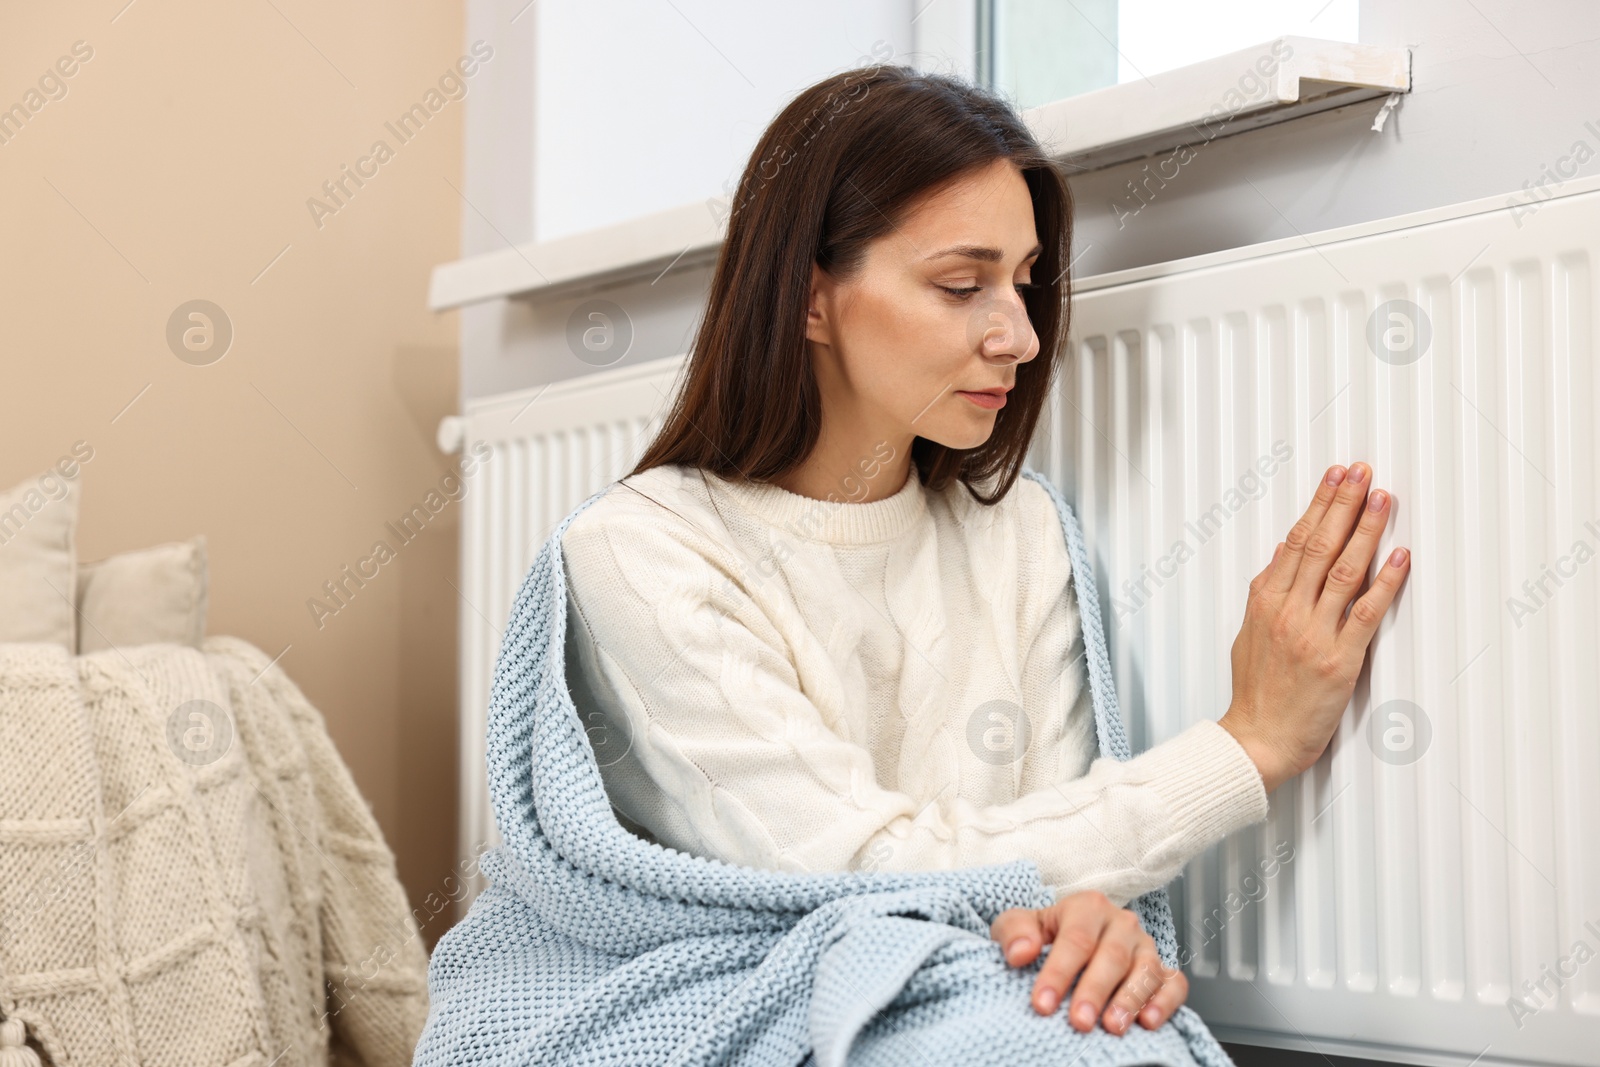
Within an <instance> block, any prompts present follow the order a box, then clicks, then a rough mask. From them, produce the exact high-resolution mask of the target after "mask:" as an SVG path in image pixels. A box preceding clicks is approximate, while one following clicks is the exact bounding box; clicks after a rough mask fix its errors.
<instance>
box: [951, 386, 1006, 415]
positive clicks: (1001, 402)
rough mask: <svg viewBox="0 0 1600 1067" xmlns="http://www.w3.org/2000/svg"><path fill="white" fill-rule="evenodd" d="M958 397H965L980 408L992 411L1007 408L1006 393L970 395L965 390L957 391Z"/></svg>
mask: <svg viewBox="0 0 1600 1067" xmlns="http://www.w3.org/2000/svg"><path fill="white" fill-rule="evenodd" d="M956 395H957V396H964V397H966V398H967V399H968V400H970V401H972V402H973V403H974V404H976V405H978V406H979V407H980V408H987V409H988V410H990V411H994V410H995V409H996V408H1003V407H1005V406H1006V395H1005V394H1004V393H969V392H966V391H965V390H963V389H957V390H956Z"/></svg>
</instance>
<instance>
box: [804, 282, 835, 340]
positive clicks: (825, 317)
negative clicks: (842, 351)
mask: <svg viewBox="0 0 1600 1067" xmlns="http://www.w3.org/2000/svg"><path fill="white" fill-rule="evenodd" d="M836 292H837V286H836V283H835V282H834V280H833V279H832V278H830V277H828V272H827V271H825V270H823V269H822V267H820V266H819V265H817V264H816V263H813V264H811V288H810V291H809V294H808V296H807V303H806V340H807V341H814V342H816V343H817V344H821V345H830V346H831V345H832V344H833V325H834V324H833V314H834V296H835V293H836Z"/></svg>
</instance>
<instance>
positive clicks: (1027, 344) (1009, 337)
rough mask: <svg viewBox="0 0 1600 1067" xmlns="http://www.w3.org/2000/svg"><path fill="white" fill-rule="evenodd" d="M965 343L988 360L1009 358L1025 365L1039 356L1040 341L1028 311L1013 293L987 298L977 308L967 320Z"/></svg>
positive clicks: (1020, 299) (1019, 297) (1020, 298)
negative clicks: (972, 345) (970, 342)
mask: <svg viewBox="0 0 1600 1067" xmlns="http://www.w3.org/2000/svg"><path fill="white" fill-rule="evenodd" d="M968 339H969V340H970V341H972V342H973V343H974V344H975V345H976V346H977V348H978V350H979V352H980V353H982V355H983V356H984V357H985V358H988V359H1003V358H1005V357H1009V358H1010V359H1012V360H1015V361H1016V362H1019V363H1026V362H1027V361H1028V360H1030V359H1032V358H1033V357H1034V356H1036V355H1037V354H1038V352H1039V337H1038V335H1037V334H1036V333H1035V332H1034V329H1033V322H1032V321H1031V320H1030V319H1029V318H1028V309H1027V307H1026V305H1024V304H1023V302H1022V297H1021V296H1020V295H1019V294H1017V293H1015V292H1013V293H1011V294H1009V295H1004V296H992V297H989V298H988V299H987V300H985V301H984V303H983V304H982V306H980V307H978V308H976V309H975V310H974V311H973V313H972V318H971V319H970V320H969V325H968Z"/></svg>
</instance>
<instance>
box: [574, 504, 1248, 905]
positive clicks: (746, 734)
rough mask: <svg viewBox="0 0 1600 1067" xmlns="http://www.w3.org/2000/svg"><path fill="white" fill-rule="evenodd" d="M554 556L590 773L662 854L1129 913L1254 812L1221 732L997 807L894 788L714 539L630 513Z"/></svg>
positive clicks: (582, 527) (1209, 727)
mask: <svg viewBox="0 0 1600 1067" xmlns="http://www.w3.org/2000/svg"><path fill="white" fill-rule="evenodd" d="M562 550H563V556H564V559H565V562H566V567H567V577H568V593H569V618H568V625H569V641H572V642H573V646H569V657H574V658H575V660H576V663H577V665H578V677H577V678H575V679H573V678H569V681H570V682H572V683H573V685H572V688H573V694H574V699H575V701H578V702H579V705H580V712H584V713H585V714H588V713H590V712H592V713H595V714H597V715H598V716H599V717H600V718H601V719H602V720H603V725H604V728H605V729H604V732H603V734H596V733H595V732H594V730H593V724H592V723H591V737H595V736H605V737H607V738H608V739H609V740H608V741H607V743H606V744H605V746H604V748H605V754H604V758H600V763H601V767H602V774H603V775H604V776H605V780H606V786H607V791H608V793H609V794H610V795H611V797H612V801H613V804H614V806H616V807H617V809H618V810H619V812H621V813H622V814H624V815H626V816H627V817H628V818H630V819H632V820H633V821H635V822H637V823H638V824H640V825H642V826H644V827H646V828H648V829H649V830H650V831H651V832H652V834H653V835H654V836H655V838H656V840H658V841H659V842H660V843H661V844H663V845H667V846H670V847H675V848H678V849H680V850H683V851H687V852H690V853H692V854H696V855H706V856H711V857H714V858H717V859H721V860H723V861H725V862H730V863H737V864H741V865H746V866H753V867H759V868H766V869H776V870H790V871H824V870H854V869H870V870H927V869H946V868H953V867H973V866H986V865H990V864H997V863H1006V862H1010V861H1013V860H1016V859H1019V858H1028V859H1032V860H1033V861H1034V862H1035V863H1036V864H1037V866H1038V867H1039V870H1040V874H1041V878H1042V880H1043V881H1044V882H1045V884H1047V885H1049V886H1051V887H1052V889H1054V890H1055V891H1056V892H1057V894H1058V895H1060V894H1062V893H1066V892H1071V891H1076V890H1081V889H1090V888H1094V889H1100V890H1102V891H1103V892H1105V893H1106V894H1107V896H1109V897H1110V898H1111V899H1113V900H1115V901H1117V902H1119V903H1125V902H1126V901H1128V900H1130V899H1132V898H1133V897H1134V896H1137V895H1138V894H1140V893H1143V892H1145V891H1147V890H1149V889H1151V888H1154V887H1156V886H1159V885H1162V884H1164V883H1165V882H1167V881H1168V880H1170V879H1171V878H1172V877H1173V876H1174V875H1175V874H1176V873H1177V871H1178V870H1179V868H1180V867H1181V866H1182V864H1183V862H1184V861H1185V860H1187V859H1188V857H1189V856H1190V855H1191V854H1192V850H1193V845H1194V842H1195V841H1196V840H1199V839H1214V835H1217V834H1219V833H1221V832H1226V829H1227V828H1231V827H1232V826H1233V825H1236V824H1237V823H1238V822H1239V821H1240V819H1241V818H1242V817H1244V816H1245V815H1246V814H1249V813H1253V811H1254V806H1255V805H1256V801H1259V802H1260V804H1259V806H1261V807H1264V805H1265V799H1264V797H1260V796H1256V795H1251V794H1248V791H1247V790H1245V789H1244V788H1243V785H1244V776H1243V774H1242V773H1241V772H1242V770H1243V767H1242V765H1241V764H1240V761H1241V760H1243V761H1244V762H1245V764H1248V762H1249V761H1248V757H1247V756H1245V755H1244V753H1243V750H1242V749H1240V748H1239V747H1238V746H1237V744H1236V743H1235V742H1234V741H1233V740H1232V738H1231V736H1229V735H1228V734H1227V733H1226V732H1225V731H1223V730H1222V729H1221V728H1220V727H1219V726H1217V724H1216V723H1214V722H1202V723H1198V724H1196V725H1195V726H1194V727H1191V728H1190V729H1189V730H1188V731H1186V732H1185V733H1184V734H1182V735H1180V736H1179V737H1177V738H1174V739H1173V740H1172V741H1171V742H1168V743H1167V744H1166V745H1163V746H1159V747H1158V748H1157V749H1154V750H1152V751H1150V752H1147V753H1145V754H1143V755H1141V756H1139V757H1137V758H1135V759H1133V760H1130V761H1128V762H1126V763H1119V762H1117V761H1115V760H1109V759H1101V760H1097V761H1095V762H1094V764H1093V765H1092V766H1091V767H1090V768H1089V770H1088V773H1086V774H1084V775H1082V776H1081V777H1079V778H1076V779H1073V780H1070V781H1057V782H1053V783H1051V784H1049V785H1047V786H1045V787H1043V788H1040V789H1037V790H1034V791H1032V792H1029V793H1027V794H1025V795H1023V796H1020V797H1019V798H1017V799H1016V800H1014V801H1011V802H1008V803H1004V804H995V805H989V806H977V805H974V804H972V803H970V802H968V801H965V800H963V799H962V798H960V797H959V796H956V795H955V792H954V790H953V789H952V788H946V789H945V790H944V792H942V793H941V794H940V795H938V796H935V797H933V798H931V799H928V800H919V799H917V798H913V797H912V796H910V795H907V794H905V793H902V792H899V791H896V790H892V789H886V788H884V787H882V786H881V785H880V784H879V783H878V781H877V780H876V776H875V774H874V770H873V761H872V757H871V754H870V753H869V752H868V751H867V749H866V748H865V747H863V746H862V745H860V744H857V743H855V742H853V741H850V740H847V739H846V738H845V737H844V736H842V735H841V734H840V733H839V732H836V730H835V729H833V728H832V727H831V725H830V724H829V723H828V722H826V721H824V717H823V715H822V714H821V712H820V711H819V710H818V708H817V706H816V705H815V704H814V703H813V702H812V701H811V700H810V699H809V698H808V697H807V695H806V694H805V692H804V691H803V690H802V687H801V684H800V678H799V675H798V672H797V671H796V668H795V665H794V663H793V660H792V658H791V656H790V654H789V651H788V649H789V644H788V642H787V641H786V640H785V639H784V637H783V635H782V633H781V632H780V631H779V629H778V628H777V626H776V625H775V624H774V622H773V621H772V620H771V619H769V618H768V617H767V615H766V614H765V613H764V612H763V611H762V610H761V608H760V607H759V606H758V605H757V604H756V602H755V601H754V599H753V598H752V597H751V596H750V594H749V593H748V592H746V591H745V589H744V587H743V586H742V584H741V583H740V582H739V581H738V580H737V578H736V577H735V576H736V575H737V574H738V573H740V567H741V561H739V560H736V559H734V558H732V557H731V555H729V554H728V553H727V550H726V549H724V548H723V547H722V546H720V545H719V544H717V543H716V542H715V541H714V540H712V539H710V538H708V537H705V536H704V535H701V534H699V533H698V532H697V531H695V530H694V529H693V528H692V527H691V526H689V524H687V523H675V522H672V521H670V520H666V519H662V518H657V517H654V516H643V515H629V516H628V517H627V521H626V522H625V523H619V522H611V521H601V522H590V523H586V524H580V523H578V522H574V523H573V525H572V526H570V527H569V528H568V530H567V532H566V534H565V535H564V536H563V540H562ZM1041 654H1050V653H1048V652H1045V651H1044V650H1043V649H1041ZM569 661H570V660H569ZM585 704H587V705H588V707H587V708H585V706H584V705H585ZM600 756H601V751H600V747H599V746H597V757H600ZM1249 771H1250V774H1252V775H1254V774H1255V771H1254V767H1253V765H1250V766H1249ZM1219 778H1220V779H1221V781H1220V782H1219ZM951 785H952V786H953V785H954V783H951ZM1254 788H1255V790H1256V792H1257V793H1258V794H1259V792H1260V788H1261V787H1260V779H1259V777H1256V778H1255V784H1254ZM1219 790H1220V792H1219Z"/></svg>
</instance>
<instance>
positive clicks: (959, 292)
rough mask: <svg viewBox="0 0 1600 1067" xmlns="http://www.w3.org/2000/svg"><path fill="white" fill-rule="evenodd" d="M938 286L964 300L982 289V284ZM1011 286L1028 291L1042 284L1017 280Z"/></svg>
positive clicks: (1020, 291)
mask: <svg viewBox="0 0 1600 1067" xmlns="http://www.w3.org/2000/svg"><path fill="white" fill-rule="evenodd" d="M939 288H941V289H943V290H944V291H945V292H947V293H949V294H950V295H951V296H953V297H956V298H957V299H959V300H966V299H968V298H969V297H971V296H972V295H973V294H974V293H978V292H982V291H983V286H981V285H969V286H967V287H966V288H964V289H952V288H950V286H948V285H941V286H939ZM1012 288H1013V289H1015V290H1016V291H1017V292H1019V293H1029V292H1032V291H1033V290H1035V289H1042V288H1044V286H1042V285H1040V284H1039V283H1037V282H1018V283H1017V284H1016V285H1014V286H1012Z"/></svg>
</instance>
